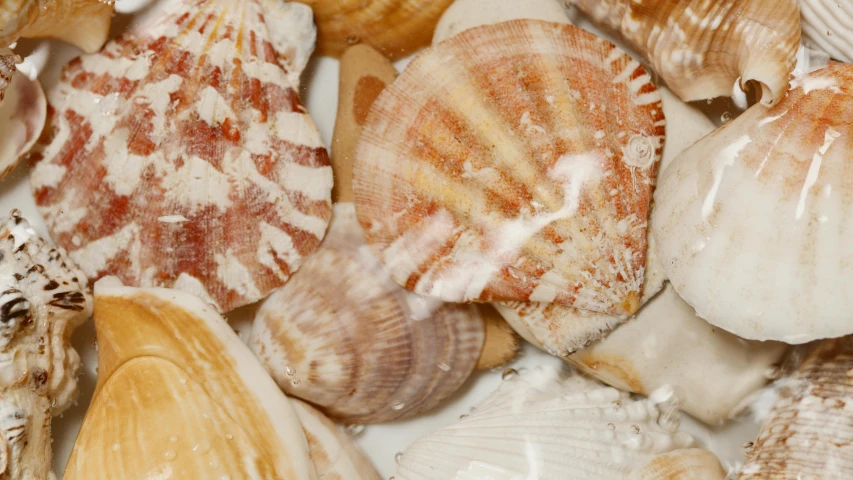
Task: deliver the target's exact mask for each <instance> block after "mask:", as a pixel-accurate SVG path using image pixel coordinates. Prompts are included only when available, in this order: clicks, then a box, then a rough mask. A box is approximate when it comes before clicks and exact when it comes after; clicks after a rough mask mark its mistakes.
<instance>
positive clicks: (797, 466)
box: [738, 337, 853, 480]
mask: <svg viewBox="0 0 853 480" xmlns="http://www.w3.org/2000/svg"><path fill="white" fill-rule="evenodd" d="M851 367H853V337H844V338H839V339H833V340H826V341H824V342H821V343H820V344H819V345H818V347H817V348H816V349H815V350H814V351H812V352H811V353H810V354H809V355H808V356H807V357H806V359H805V361H804V362H803V364H802V365H801V366H800V368H799V370H798V371H797V372H795V373H794V374H793V376H792V377H791V378H790V379H786V380H783V383H782V384H781V387H780V390H779V399H778V400H777V401H776V404H775V405H774V406H773V408H772V410H771V412H770V416H769V417H768V419H767V421H766V422H765V424H764V425H762V427H761V432H760V433H759V435H758V439H757V440H756V441H755V444H754V445H753V447H752V449H751V450H750V452H749V453H748V454H747V460H746V463H745V464H744V466H743V469H742V470H741V472H740V475H739V476H738V479H739V480H758V479H776V478H803V479H806V478H807V479H817V478H852V477H853V456H851V454H850V441H851V439H853V417H851V415H850V407H849V405H850V404H851V402H853V368H851Z"/></svg>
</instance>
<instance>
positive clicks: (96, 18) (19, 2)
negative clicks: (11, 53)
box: [0, 0, 114, 53]
mask: <svg viewBox="0 0 853 480" xmlns="http://www.w3.org/2000/svg"><path fill="white" fill-rule="evenodd" d="M113 4H114V2H113V1H112V0H3V3H2V4H0V47H4V46H7V45H11V44H12V43H14V42H16V41H17V40H18V38H20V37H25V38H58V39H60V40H64V41H66V42H68V43H71V44H73V45H76V46H77V47H79V48H80V49H81V50H83V51H85V52H88V53H92V52H96V51H98V50H99V49H100V48H101V46H103V44H104V42H106V41H107V34H108V33H109V30H110V22H111V21H112V17H113Z"/></svg>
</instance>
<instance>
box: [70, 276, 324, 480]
mask: <svg viewBox="0 0 853 480" xmlns="http://www.w3.org/2000/svg"><path fill="white" fill-rule="evenodd" d="M95 329H96V330H97V334H98V369H99V372H98V384H97V385H96V388H95V396H94V398H93V400H92V404H91V405H90V407H89V410H88V411H87V413H86V418H85V419H84V421H83V426H82V428H81V430H80V434H79V435H78V437H77V441H76V442H75V444H74V450H73V451H72V453H71V458H70V459H69V460H68V465H67V467H66V470H65V476H64V478H65V479H68V480H115V479H122V480H148V479H151V478H152V475H153V476H155V477H156V478H168V479H172V478H175V479H177V478H187V479H189V478H199V479H202V478H204V479H227V478H231V479H234V480H236V479H244V480H267V479H291V478H293V479H297V478H298V479H303V478H304V479H306V480H314V479H316V478H317V477H316V475H315V473H314V468H313V465H312V464H311V461H310V459H309V457H308V445H307V443H306V441H305V436H304V434H303V431H302V428H301V425H300V422H299V419H298V417H297V415H296V413H295V412H294V410H293V408H292V407H291V405H290V402H289V400H288V399H287V398H286V397H285V396H284V395H282V394H281V392H280V391H279V389H278V387H276V385H275V382H273V381H272V379H270V378H269V376H268V375H267V374H266V372H264V370H263V367H262V366H261V365H260V364H259V363H258V361H257V359H256V358H255V357H254V355H252V352H251V351H250V350H249V349H248V348H247V347H246V346H245V345H244V344H243V342H241V341H240V339H239V338H238V337H237V335H236V334H235V333H234V331H233V330H232V329H231V327H230V326H229V325H228V323H227V322H226V321H225V320H224V319H223V318H222V317H220V316H219V315H217V313H216V312H215V311H214V310H213V309H212V308H211V307H210V306H209V305H208V304H206V303H204V302H203V301H201V300H200V299H199V298H198V297H195V296H193V295H191V294H188V293H184V292H180V291H177V290H171V289H158V288H149V289H138V288H130V287H125V286H123V285H121V283H120V282H118V281H117V279H115V277H108V278H105V279H102V280H100V281H99V282H98V283H96V284H95Z"/></svg>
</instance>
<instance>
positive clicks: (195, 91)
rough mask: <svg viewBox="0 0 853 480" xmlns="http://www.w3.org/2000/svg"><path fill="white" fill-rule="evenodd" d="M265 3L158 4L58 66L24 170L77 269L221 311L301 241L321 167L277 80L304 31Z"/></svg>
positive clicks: (256, 295) (285, 79)
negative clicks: (42, 126)
mask: <svg viewBox="0 0 853 480" xmlns="http://www.w3.org/2000/svg"><path fill="white" fill-rule="evenodd" d="M280 3H281V2H279V4H277V3H276V2H274V1H272V0H261V1H258V0H236V1H234V0H228V1H226V0H211V1H207V2H198V1H188V0H187V1H178V2H173V3H171V9H170V10H166V11H161V12H160V13H159V15H157V16H155V17H154V18H153V19H152V20H151V22H150V23H145V24H142V25H140V26H139V27H137V28H136V29H134V30H132V31H130V32H129V33H127V34H125V35H123V36H122V37H120V38H118V39H116V40H114V41H111V42H109V43H108V44H107V46H106V47H105V48H104V50H103V51H101V52H100V53H98V54H94V55H84V56H83V57H80V58H77V59H75V60H73V61H72V62H71V63H70V64H68V65H67V66H66V68H65V69H64V71H63V74H62V77H61V80H60V83H59V85H58V86H57V87H56V88H54V89H53V90H52V91H51V92H50V95H49V100H50V103H51V106H52V115H51V118H50V120H49V125H50V128H49V129H47V134H46V135H45V136H44V137H43V139H42V141H41V142H40V144H39V147H38V148H37V151H36V153H35V154H34V156H33V158H34V160H35V166H34V168H33V171H32V175H31V177H30V181H31V186H32V190H33V194H34V196H35V199H36V203H37V205H38V207H39V209H40V211H41V213H42V215H43V216H44V217H45V220H46V223H47V225H48V228H49V230H50V232H51V235H52V237H53V238H54V239H56V241H57V242H58V243H59V244H60V245H62V246H64V247H66V248H67V249H68V251H69V252H70V255H71V257H72V258H74V259H75V260H76V261H77V262H78V263H79V264H80V265H82V266H83V268H84V269H85V270H86V272H87V274H89V276H90V277H91V278H93V279H97V278H99V277H101V276H103V275H107V274H110V275H116V276H118V277H120V278H121V280H122V281H123V282H124V283H127V284H129V285H134V286H160V287H174V288H177V289H180V290H184V291H187V292H190V293H193V294H196V295H199V296H201V297H202V298H204V299H205V300H207V301H208V302H210V303H212V304H214V305H215V306H216V307H217V309H218V310H219V311H222V312H227V311H230V310H232V309H234V308H236V307H239V306H241V305H245V304H249V303H252V302H254V301H257V300H259V299H261V298H264V297H265V296H266V295H267V294H268V293H269V292H271V291H272V290H273V289H275V288H276V287H279V286H281V285H283V284H284V283H285V282H286V281H287V279H288V278H289V277H290V275H291V274H292V273H293V272H295V271H296V270H297V269H298V268H299V266H300V265H301V263H302V261H303V259H304V257H306V256H307V255H309V254H310V253H311V252H313V251H314V250H315V249H316V248H317V246H318V245H319V243H320V240H321V239H322V237H323V235H324V232H325V230H326V228H327V226H328V222H329V218H330V216H331V200H330V192H331V188H332V172H331V167H330V165H329V158H328V154H327V152H326V149H325V148H324V147H323V145H322V142H321V140H320V135H319V133H318V131H317V129H316V127H315V125H314V123H313V121H312V120H311V118H310V117H309V116H308V114H307V112H306V110H305V108H304V107H303V106H302V104H301V103H300V101H299V97H298V94H297V92H296V89H295V85H294V83H293V81H292V78H295V77H298V75H299V72H298V70H293V68H296V69H301V68H302V67H303V66H304V62H305V61H306V59H307V55H308V53H306V51H307V52H310V50H311V48H313V32H314V26H313V24H312V23H311V16H310V11H309V10H308V7H306V6H304V5H301V4H294V3H285V4H284V5H281V4H280ZM288 12H289V13H288ZM271 22H273V23H271ZM277 28H281V29H290V30H285V31H287V32H289V34H288V35H285V34H283V33H281V32H280V31H278V30H276V29H277ZM274 32H277V33H274Z"/></svg>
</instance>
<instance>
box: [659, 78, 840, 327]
mask: <svg viewBox="0 0 853 480" xmlns="http://www.w3.org/2000/svg"><path fill="white" fill-rule="evenodd" d="M851 85H853V66H851V65H842V64H837V65H833V66H830V67H827V68H824V69H822V70H818V71H815V72H813V73H811V74H809V75H807V76H805V77H803V78H800V79H799V80H798V81H797V82H795V84H794V87H795V88H793V89H792V90H791V91H790V92H789V93H788V95H787V96H786V97H785V99H784V100H783V101H782V102H779V103H778V104H777V105H776V106H774V107H772V108H770V109H767V108H766V107H764V106H763V105H756V106H753V107H752V108H750V109H749V110H747V111H746V112H745V113H744V114H743V115H741V116H740V117H739V118H737V119H736V120H734V121H732V122H729V123H728V124H726V125H724V126H723V127H722V128H721V129H719V130H717V131H715V132H713V133H712V134H710V135H708V136H707V137H705V138H703V139H702V140H700V141H699V142H697V143H696V144H694V145H693V146H692V147H691V148H689V149H687V150H686V151H685V152H684V153H682V154H681V155H680V156H679V157H678V158H676V159H675V161H674V163H673V165H672V166H670V168H668V169H667V170H666V171H665V172H664V173H663V175H662V177H661V179H660V182H659V185H658V189H657V191H656V192H655V208H654V210H653V211H652V225H653V227H652V229H653V234H654V235H655V239H656V241H657V246H658V255H659V256H660V258H661V260H662V262H663V265H664V269H665V271H666V274H667V277H668V278H669V279H670V281H671V282H672V285H673V286H674V287H675V289H676V291H678V293H679V295H681V297H682V298H684V300H686V301H687V303H689V304H690V305H691V306H693V307H694V308H695V309H696V313H697V314H698V315H699V316H700V317H702V318H704V319H706V320H707V321H709V322H710V323H712V324H713V325H716V326H718V327H721V328H724V329H726V330H728V331H730V332H732V333H734V334H736V335H738V336H740V337H743V338H748V339H755V340H780V341H784V342H787V343H804V342H808V341H811V340H814V339H819V338H827V337H837V336H841V335H845V334H849V333H851V332H853V324H851V323H850V321H849V320H848V317H849V312H850V311H851V310H853V297H851V296H850V295H849V287H848V280H849V279H851V278H853V262H851V259H853V230H851V229H850V228H849V224H850V222H851V219H853V176H851V175H849V164H850V162H849V158H850V153H851V152H853V123H851V121H850V119H851V118H853V101H851V98H853V97H851V93H853V86H851ZM709 152H710V153H709Z"/></svg>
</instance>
